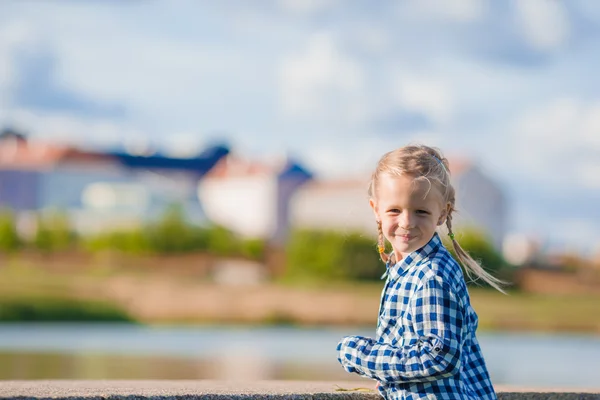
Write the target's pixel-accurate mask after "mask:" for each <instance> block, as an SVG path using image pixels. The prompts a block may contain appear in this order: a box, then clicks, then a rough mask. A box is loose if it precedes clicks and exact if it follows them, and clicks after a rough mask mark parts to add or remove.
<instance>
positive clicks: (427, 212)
mask: <svg viewBox="0 0 600 400" xmlns="http://www.w3.org/2000/svg"><path fill="white" fill-rule="evenodd" d="M417 214H426V215H427V214H429V211H426V210H417Z"/></svg>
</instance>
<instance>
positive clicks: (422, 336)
mask: <svg viewBox="0 0 600 400" xmlns="http://www.w3.org/2000/svg"><path fill="white" fill-rule="evenodd" d="M410 312H411V315H412V318H413V324H414V327H415V333H416V334H417V335H418V336H419V339H418V341H417V342H416V343H414V344H410V345H406V346H403V347H395V346H392V345H389V344H386V343H377V342H375V341H374V340H373V339H371V338H365V337H361V336H347V337H345V338H343V339H342V341H341V342H340V343H339V344H338V347H337V349H338V351H339V353H338V360H339V361H340V363H341V364H342V366H343V367H344V368H345V369H346V371H348V372H356V373H358V374H361V375H365V376H367V377H370V378H373V379H377V380H379V381H382V382H396V381H400V382H423V381H431V380H437V379H441V378H446V377H449V376H452V375H454V374H456V373H457V372H458V371H459V370H460V334H461V333H460V332H461V329H462V324H463V317H462V310H461V307H460V304H459V301H458V299H457V297H456V295H455V294H454V293H453V292H452V290H451V289H450V288H449V287H448V285H447V284H445V283H442V282H439V281H438V280H437V279H436V278H433V279H431V280H429V281H427V282H426V283H425V285H424V286H423V287H422V288H421V289H419V290H418V291H417V292H415V294H414V295H413V296H412V298H411V310H410Z"/></svg>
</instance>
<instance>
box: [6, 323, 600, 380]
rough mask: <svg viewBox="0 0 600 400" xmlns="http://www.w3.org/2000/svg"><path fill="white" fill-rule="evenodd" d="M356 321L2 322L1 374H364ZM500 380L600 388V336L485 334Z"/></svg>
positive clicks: (173, 376)
mask: <svg viewBox="0 0 600 400" xmlns="http://www.w3.org/2000/svg"><path fill="white" fill-rule="evenodd" d="M372 333H373V332H372V331H370V330H366V329H364V328H363V329H356V328H350V327H349V328H319V329H316V328H315V329H308V328H306V329H305V328H297V327H247V326H240V327H231V326H227V327H223V326H138V325H126V324H125V325H121V324H99V323H94V324H0V379H3V380H5V379H242V380H255V379H292V380H296V379H302V380H304V379H308V380H349V379H355V380H356V381H357V382H363V383H364V382H365V380H364V379H363V378H359V377H358V376H355V375H351V374H347V373H346V372H344V370H343V369H342V368H341V367H340V366H339V364H338V362H337V359H336V357H337V354H336V350H335V347H336V344H337V342H338V341H339V339H340V338H341V337H342V336H345V335H350V334H358V335H364V336H372ZM478 337H479V339H480V342H481V346H482V349H483V352H484V356H485V359H486V362H487V365H488V369H489V371H490V374H491V376H492V380H493V382H494V383H495V384H497V385H511V386H512V385H514V386H528V387H540V388H552V387H554V388H556V387H560V388H574V389H577V388H579V389H597V388H599V387H600V337H598V336H584V335H558V334H525V333H493V334H492V333H480V334H479V335H478Z"/></svg>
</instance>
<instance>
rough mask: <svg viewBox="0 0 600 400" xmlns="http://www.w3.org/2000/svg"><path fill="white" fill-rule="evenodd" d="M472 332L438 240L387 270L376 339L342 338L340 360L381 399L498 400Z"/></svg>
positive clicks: (471, 317)
mask: <svg viewBox="0 0 600 400" xmlns="http://www.w3.org/2000/svg"><path fill="white" fill-rule="evenodd" d="M476 329H477V315H476V314H475V311H474V310H473V308H472V307H471V304H470V300H469V294H468V292H467V287H466V284H465V280H464V277H463V274H462V270H461V269H460V266H459V265H458V263H457V262H456V261H455V260H454V259H453V258H452V256H451V255H450V253H449V252H448V251H447V250H446V248H445V247H444V246H443V245H442V242H441V240H440V237H439V235H438V234H437V233H436V234H435V235H434V236H433V238H432V239H431V240H430V241H429V243H427V244H426V245H425V246H423V247H422V248H421V249H419V250H417V251H415V252H413V253H411V254H410V255H409V256H407V257H405V258H404V259H403V260H401V261H400V262H399V263H398V264H396V265H394V266H390V265H388V266H387V280H386V283H385V287H384V289H383V292H382V296H381V306H380V310H379V319H378V323H377V336H376V338H375V339H372V338H366V337H361V336H347V337H345V338H343V339H342V341H341V342H340V343H339V344H338V347H337V350H338V360H339V362H340V363H341V364H342V366H343V367H344V369H345V370H346V371H348V372H355V373H358V374H360V375H363V376H365V377H368V378H372V379H376V380H377V381H379V382H380V384H379V387H378V388H379V392H380V393H381V395H382V396H383V397H384V398H386V399H407V400H417V399H453V400H457V399H496V398H497V397H496V394H495V392H494V389H493V387H492V383H491V381H490V377H489V375H488V372H487V368H486V366H485V362H484V360H483V356H482V354H481V349H480V347H479V343H478V341H477V338H476V336H475V331H476Z"/></svg>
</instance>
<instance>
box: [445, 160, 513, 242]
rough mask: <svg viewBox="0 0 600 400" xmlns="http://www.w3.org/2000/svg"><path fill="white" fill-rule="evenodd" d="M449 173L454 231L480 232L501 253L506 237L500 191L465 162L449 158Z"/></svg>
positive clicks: (505, 207)
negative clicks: (452, 199)
mask: <svg viewBox="0 0 600 400" xmlns="http://www.w3.org/2000/svg"><path fill="white" fill-rule="evenodd" d="M449 161H450V172H451V174H452V181H453V185H454V188H455V189H456V209H457V212H456V213H455V214H454V215H453V223H454V225H455V226H456V227H461V226H463V227H467V226H468V227H475V228H479V229H482V230H484V231H485V232H486V233H487V234H488V235H489V237H490V239H491V240H492V242H493V244H494V247H495V248H496V249H497V250H499V251H501V249H502V245H503V240H504V236H505V235H506V233H507V223H508V200H507V198H506V195H505V193H504V190H503V189H502V187H501V186H500V185H499V184H498V183H497V182H495V181H494V180H493V179H492V178H490V177H489V176H487V175H486V174H485V173H484V172H483V171H482V169H481V168H480V167H479V166H478V165H477V164H475V163H474V162H472V161H471V160H468V159H465V158H450V159H449Z"/></svg>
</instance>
